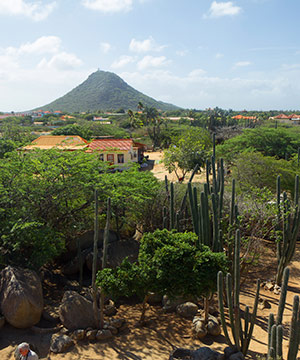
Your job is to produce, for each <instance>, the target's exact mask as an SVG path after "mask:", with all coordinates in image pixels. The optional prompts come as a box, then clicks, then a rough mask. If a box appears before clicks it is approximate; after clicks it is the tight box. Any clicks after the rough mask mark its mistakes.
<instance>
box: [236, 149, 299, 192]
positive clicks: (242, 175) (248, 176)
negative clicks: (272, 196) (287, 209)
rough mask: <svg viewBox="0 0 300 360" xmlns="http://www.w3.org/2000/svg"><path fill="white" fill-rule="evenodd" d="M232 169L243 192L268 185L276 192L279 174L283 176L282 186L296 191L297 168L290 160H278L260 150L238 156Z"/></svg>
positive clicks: (287, 189) (290, 190) (267, 186)
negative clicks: (259, 151) (264, 154)
mask: <svg viewBox="0 0 300 360" xmlns="http://www.w3.org/2000/svg"><path fill="white" fill-rule="evenodd" d="M232 171H233V177H234V178H235V179H236V181H237V183H238V186H239V188H240V190H242V191H243V192H250V193H251V192H253V190H254V189H256V188H263V187H266V188H268V189H270V190H271V191H272V192H273V193H275V192H276V178H277V176H278V175H281V177H282V188H283V189H284V190H286V191H288V192H290V193H293V192H294V182H295V175H296V168H294V167H293V164H292V162H290V161H285V160H276V159H275V158H273V157H271V156H263V155H262V154H261V153H258V152H249V153H242V154H240V156H237V158H236V160H235V166H234V167H233V168H232Z"/></svg>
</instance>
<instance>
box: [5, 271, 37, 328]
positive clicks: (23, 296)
mask: <svg viewBox="0 0 300 360" xmlns="http://www.w3.org/2000/svg"><path fill="white" fill-rule="evenodd" d="M0 303H1V309H2V314H3V315H4V317H5V319H6V321H7V322H8V323H10V324H11V325H12V326H14V327H16V328H27V327H31V326H33V325H36V324H37V323H38V322H39V321H40V318H41V315H42V311H43V307H44V302H43V291H42V284H41V281H40V278H39V277H38V275H37V274H36V273H35V272H34V271H32V270H27V269H19V268H13V267H11V266H8V267H6V268H5V269H4V270H2V272H1V292H0Z"/></svg>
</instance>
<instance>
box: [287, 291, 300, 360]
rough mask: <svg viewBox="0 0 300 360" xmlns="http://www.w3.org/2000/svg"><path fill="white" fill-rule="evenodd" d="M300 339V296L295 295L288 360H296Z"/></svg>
mask: <svg viewBox="0 0 300 360" xmlns="http://www.w3.org/2000/svg"><path fill="white" fill-rule="evenodd" d="M299 340H300V311H299V296H298V295H295V296H294V302H293V314H292V322H291V326H290V342H289V351H288V358H287V360H296V359H297V354H298V348H299V342H300V341H299Z"/></svg>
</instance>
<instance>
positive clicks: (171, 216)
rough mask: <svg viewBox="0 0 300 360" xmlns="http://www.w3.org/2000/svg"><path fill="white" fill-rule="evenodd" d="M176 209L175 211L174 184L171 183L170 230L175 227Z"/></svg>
mask: <svg viewBox="0 0 300 360" xmlns="http://www.w3.org/2000/svg"><path fill="white" fill-rule="evenodd" d="M174 222H175V211H174V184H173V183H172V182H171V184H170V230H172V229H174Z"/></svg>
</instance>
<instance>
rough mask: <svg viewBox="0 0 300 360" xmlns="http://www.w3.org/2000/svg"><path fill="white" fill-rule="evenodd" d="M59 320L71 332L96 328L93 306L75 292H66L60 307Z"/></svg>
mask: <svg viewBox="0 0 300 360" xmlns="http://www.w3.org/2000/svg"><path fill="white" fill-rule="evenodd" d="M59 318H60V321H61V322H62V324H63V325H64V326H65V327H66V328H67V329H69V330H76V329H86V328H88V327H92V328H94V327H95V319H94V313H93V304H92V302H91V301H89V300H87V299H86V298H84V297H83V296H81V295H79V294H78V293H77V292H75V291H66V292H65V293H64V296H63V299H62V303H61V305H60V307H59Z"/></svg>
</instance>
